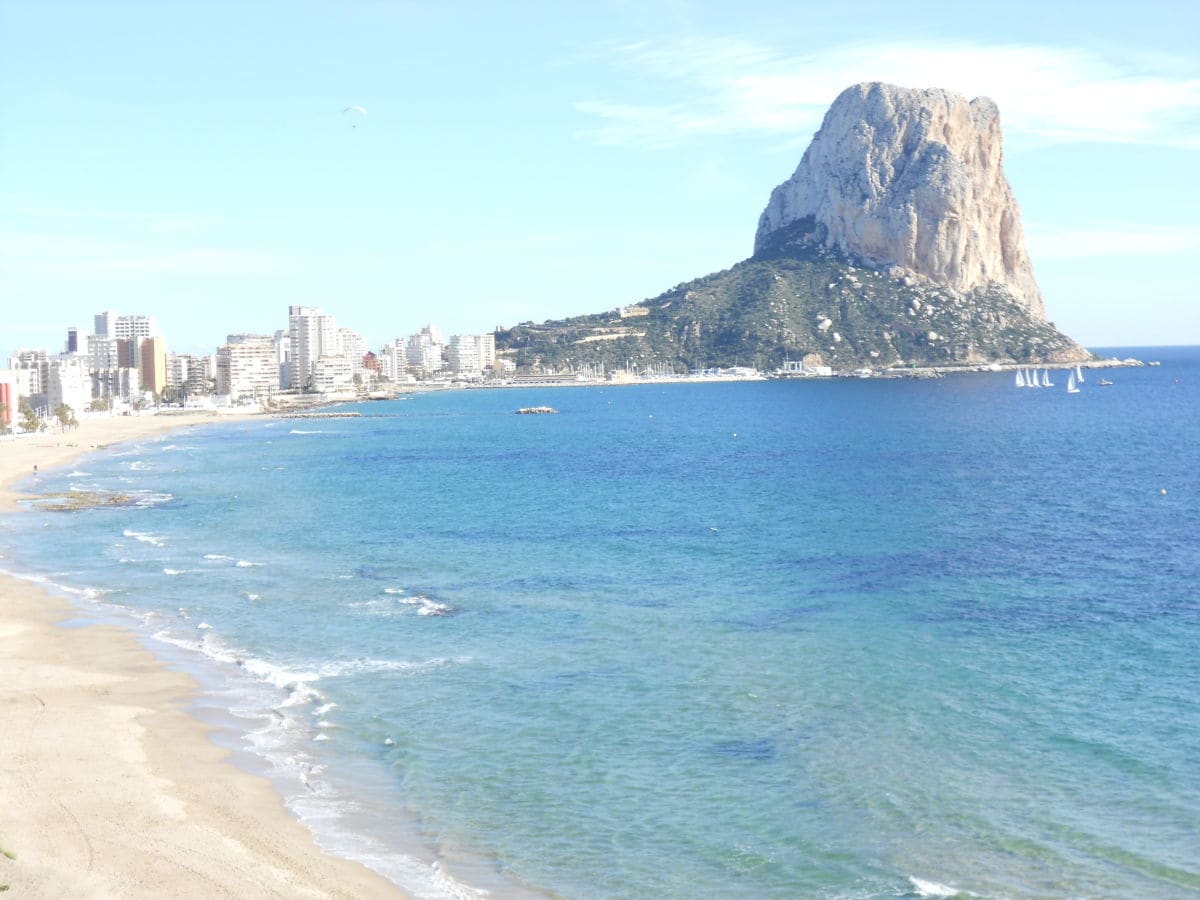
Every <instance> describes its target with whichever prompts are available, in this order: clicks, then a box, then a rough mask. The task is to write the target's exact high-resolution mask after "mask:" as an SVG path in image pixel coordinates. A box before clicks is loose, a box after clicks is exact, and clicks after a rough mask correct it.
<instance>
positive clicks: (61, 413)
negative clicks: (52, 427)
mask: <svg viewBox="0 0 1200 900" xmlns="http://www.w3.org/2000/svg"><path fill="white" fill-rule="evenodd" d="M54 417H55V418H56V419H58V427H59V428H61V429H62V430H63V431H66V430H67V429H68V428H78V427H79V420H78V419H76V418H75V410H73V409H71V407H69V406H67V404H65V403H60V404H59V405H58V407H57V408H56V409H55V410H54Z"/></svg>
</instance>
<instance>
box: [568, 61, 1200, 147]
mask: <svg viewBox="0 0 1200 900" xmlns="http://www.w3.org/2000/svg"><path fill="white" fill-rule="evenodd" d="M610 53H611V57H612V59H613V61H614V63H615V64H616V65H617V66H619V67H621V68H624V69H628V70H630V71H632V72H633V73H635V74H636V75H638V76H639V77H640V78H641V79H642V80H643V82H644V83H645V84H646V86H647V89H648V90H649V89H657V90H665V91H667V92H668V93H669V94H670V95H671V96H672V100H671V101H670V102H668V103H662V102H658V103H642V102H635V101H630V100H629V99H627V98H626V99H624V100H620V101H617V100H612V99H607V98H605V99H598V98H592V99H589V100H585V101H581V102H579V103H577V104H576V108H577V109H579V110H580V111H581V112H583V113H586V114H588V115H590V116H593V117H595V118H596V119H598V120H599V123H598V124H597V125H595V126H594V127H591V128H588V129H586V130H585V131H584V134H585V135H587V136H590V137H592V138H594V139H596V140H599V141H602V142H606V143H621V144H632V145H636V146H643V147H649V148H659V147H668V146H673V145H677V144H679V143H681V142H683V141H685V140H687V139H689V138H693V137H697V136H702V135H720V134H734V133H745V132H760V133H770V134H796V133H798V132H803V133H805V134H811V133H812V132H813V131H815V130H816V129H817V128H818V127H819V126H820V122H821V117H822V115H823V114H824V112H825V110H826V109H828V107H829V105H830V103H831V102H832V101H833V99H834V97H836V96H837V95H838V93H840V92H841V91H842V90H843V89H845V88H846V87H848V86H849V85H851V84H856V83H858V82H862V81H886V82H891V83H893V84H900V85H904V86H907V87H934V86H936V87H944V88H948V89H950V90H954V91H958V92H959V93H962V94H965V95H967V96H968V97H975V96H980V95H984V96H988V97H991V98H992V99H993V100H995V101H996V103H997V104H998V105H999V107H1000V112H1001V116H1002V118H1003V121H1004V129H1005V135H1006V137H1007V138H1008V141H1009V143H1010V145H1014V144H1015V145H1018V146H1020V145H1031V144H1046V143H1061V142H1075V141H1082V142H1101V143H1128V144H1159V145H1172V146H1181V147H1188V148H1195V149H1200V75H1198V74H1197V67H1196V65H1195V64H1194V63H1192V64H1190V65H1189V66H1188V67H1187V69H1188V71H1187V74H1185V75H1180V74H1179V73H1178V68H1179V67H1178V66H1177V65H1173V64H1172V63H1171V62H1169V61H1165V62H1159V63H1158V64H1157V68H1156V67H1155V63H1154V62H1151V61H1147V60H1146V59H1145V58H1135V57H1133V56H1118V55H1116V54H1115V53H1107V54H1101V53H1100V52H1098V51H1093V50H1085V49H1080V48H1072V47H1054V46H1047V45H1033V44H1026V45H1020V44H1008V45H993V46H989V45H983V44H977V43H968V42H961V43H940V44H934V43H913V42H905V43H863V44H852V45H844V46H839V47H832V48H827V49H824V50H821V51H818V52H815V53H812V54H806V55H800V56H785V55H783V54H780V53H777V52H775V51H773V50H771V49H770V48H767V47H763V46H760V45H757V44H753V43H749V42H746V41H741V40H725V39H713V38H691V39H684V40H680V41H676V42H673V43H648V42H642V43H636V44H624V45H619V46H614V47H612V48H611V50H610Z"/></svg>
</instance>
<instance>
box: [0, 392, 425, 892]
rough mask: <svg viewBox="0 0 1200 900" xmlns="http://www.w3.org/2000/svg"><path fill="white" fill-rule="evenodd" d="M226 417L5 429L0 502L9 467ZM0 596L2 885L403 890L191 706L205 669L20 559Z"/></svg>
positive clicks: (12, 473)
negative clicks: (20, 573)
mask: <svg viewBox="0 0 1200 900" xmlns="http://www.w3.org/2000/svg"><path fill="white" fill-rule="evenodd" d="M223 418H224V417H218V416H214V415H207V414H199V415H188V414H184V415H161V416H134V417H115V416H114V417H110V418H103V419H87V420H84V421H83V422H81V424H80V427H79V429H78V430H76V431H71V432H67V433H64V434H50V433H43V434H38V435H29V436H22V437H20V438H16V439H13V438H9V437H5V438H0V512H4V513H11V512H14V511H16V510H18V509H19V508H20V506H19V501H20V500H22V499H24V498H25V497H26V496H27V495H25V494H23V493H21V492H18V491H16V490H14V483H16V482H18V481H21V480H23V479H25V478H27V477H29V476H31V475H33V474H34V466H35V465H36V466H37V468H38V472H39V473H40V472H44V471H49V470H50V469H52V468H59V467H61V466H64V465H68V464H70V463H71V462H73V461H75V460H76V459H78V458H79V457H81V456H84V455H85V454H87V453H90V452H94V451H96V450H99V449H103V448H104V447H106V446H109V445H111V444H115V443H120V442H124V441H130V440H137V439H141V438H146V437H151V436H154V435H158V434H164V433H166V432H171V431H176V430H183V429H186V428H189V427H193V426H196V425H203V424H209V423H212V422H217V421H222V420H223ZM2 549H3V548H2V547H0V551H2ZM0 565H3V563H0ZM0 598H2V604H3V605H2V606H0V635H2V636H3V639H4V646H5V652H4V654H2V655H0V678H2V679H3V683H4V684H5V687H6V690H5V697H4V700H5V702H4V704H3V706H2V707H0V732H2V733H3V734H5V736H6V739H5V741H3V742H0V798H2V799H3V801H4V802H2V803H0V848H2V849H3V850H4V851H7V853H11V854H12V858H9V857H8V856H7V854H5V855H4V856H0V885H7V886H8V887H9V889H11V890H13V891H15V892H16V895H19V896H21V895H23V896H146V897H150V896H156V897H157V896H200V895H205V896H210V895H213V894H230V895H233V896H277V897H301V896H303V897H364V896H372V897H383V896H394V897H403V896H406V895H405V894H404V893H403V892H402V891H401V890H400V888H398V887H397V886H396V885H395V884H393V883H392V882H390V881H388V880H387V879H385V878H384V877H383V876H381V875H378V874H376V873H375V872H373V871H371V870H369V869H368V868H367V867H365V866H363V865H361V864H359V863H356V862H352V861H350V860H347V859H343V858H341V857H337V856H333V855H331V854H329V853H327V852H325V851H323V850H322V849H320V847H319V846H318V845H317V842H316V838H315V837H314V835H313V834H312V832H310V831H309V830H308V829H307V828H306V827H305V826H304V825H303V824H301V823H300V822H299V821H298V820H297V819H296V818H294V817H293V816H292V814H291V813H290V812H289V811H288V810H287V809H286V807H285V805H284V801H283V798H282V796H281V795H280V794H279V793H278V792H277V791H276V789H275V788H274V786H273V785H272V784H271V782H270V781H269V780H268V779H267V778H266V777H265V776H261V775H257V774H253V773H251V772H247V771H245V770H243V769H241V768H239V767H238V766H237V765H236V764H235V763H234V762H233V761H232V760H231V757H232V756H233V754H232V752H231V751H230V750H227V749H225V748H222V747H221V746H219V745H218V744H217V743H216V742H215V741H214V740H213V739H212V733H213V730H214V729H213V726H210V725H206V724H204V723H203V722H201V721H200V719H198V718H196V717H195V716H194V715H193V714H192V713H191V712H189V711H188V708H189V705H190V704H191V703H192V701H194V700H195V698H196V697H197V696H198V692H199V685H198V683H197V682H196V680H195V679H194V678H192V677H191V676H189V675H187V674H184V673H182V672H179V671H177V670H174V669H171V668H169V667H168V665H167V663H166V662H164V661H163V660H162V659H161V658H159V657H158V656H156V655H155V654H154V653H153V652H152V651H151V650H149V649H147V648H146V647H145V646H143V645H142V644H141V643H140V642H139V640H138V638H137V637H136V635H135V634H134V633H133V632H131V631H128V630H126V629H124V628H121V627H118V626H114V625H107V624H103V625H102V624H84V625H78V622H77V620H76V609H75V607H74V606H73V604H72V603H71V602H69V601H68V600H66V599H63V598H60V597H57V596H55V595H53V594H51V593H50V592H49V591H48V590H47V589H46V588H44V587H43V586H41V585H39V584H38V583H36V582H33V581H30V580H27V579H22V578H20V577H17V576H15V575H9V574H0ZM64 620H73V621H72V622H71V624H70V626H67V625H64V624H63V623H64ZM77 625H78V627H76V626H77Z"/></svg>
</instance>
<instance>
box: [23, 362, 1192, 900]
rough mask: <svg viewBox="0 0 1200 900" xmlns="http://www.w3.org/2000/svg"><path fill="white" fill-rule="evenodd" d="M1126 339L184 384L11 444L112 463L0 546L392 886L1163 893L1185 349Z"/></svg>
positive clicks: (61, 479)
mask: <svg viewBox="0 0 1200 900" xmlns="http://www.w3.org/2000/svg"><path fill="white" fill-rule="evenodd" d="M1129 353H1133V354H1135V355H1138V356H1140V357H1142V358H1147V359H1159V360H1161V361H1162V365H1161V367H1157V368H1143V369H1117V370H1112V371H1110V372H1107V373H1101V372H1099V371H1096V370H1092V371H1089V372H1087V379H1088V380H1087V382H1086V383H1085V384H1084V386H1083V389H1082V390H1081V392H1080V393H1079V394H1075V395H1068V394H1067V393H1066V392H1065V390H1064V388H1063V383H1064V382H1065V377H1064V376H1065V373H1064V376H1059V377H1057V379H1056V380H1057V381H1058V382H1059V386H1058V387H1056V388H1054V389H1042V390H1037V391H1032V390H1018V389H1016V388H1014V386H1013V379H1012V376H1011V375H1001V374H996V375H972V376H956V377H950V378H945V379H940V380H936V381H908V380H905V381H860V380H836V381H812V382H770V383H734V384H710V385H686V384H679V385H649V386H628V387H592V388H569V389H525V390H521V391H457V392H449V393H439V394H428V395H421V396H417V397H414V398H413V399H410V400H404V401H396V402H391V403H373V404H367V405H364V406H362V407H360V408H361V410H362V412H363V413H364V418H361V419H336V420H321V421H315V420H264V419H252V420H248V421H244V422H231V423H221V424H217V425H213V426H211V427H205V428H202V429H197V430H193V431H190V432H185V433H182V434H174V435H169V436H167V437H165V438H163V439H158V440H154V441H147V442H144V443H141V444H137V445H126V446H123V447H118V448H113V449H111V450H108V451H104V452H101V453H98V454H95V455H93V456H91V457H88V458H87V459H86V460H84V461H82V462H80V463H79V464H78V466H77V468H76V469H75V470H73V471H72V472H69V473H68V472H61V473H54V474H52V475H48V476H43V478H42V479H41V481H40V483H39V487H40V488H43V489H45V490H47V491H53V490H59V489H65V488H66V487H67V486H69V485H75V486H82V487H87V488H106V489H114V490H122V491H144V492H146V493H145V494H142V495H140V496H142V497H143V498H144V503H143V505H142V508H137V509H94V510H86V511H81V512H75V513H49V512H44V511H31V512H25V513H22V514H20V522H19V523H18V522H17V521H16V519H15V518H14V517H11V516H10V517H8V519H7V520H4V521H3V523H2V525H0V527H2V528H3V533H2V540H3V543H4V545H5V547H6V550H5V556H6V558H5V559H4V560H3V561H2V562H0V564H2V565H4V566H5V567H6V568H8V569H11V570H16V571H22V572H31V573H41V574H43V575H45V576H47V577H50V578H51V579H52V580H53V581H54V582H56V583H58V584H61V585H65V586H67V587H71V588H75V589H76V590H81V589H88V590H89V591H90V593H89V594H88V595H87V596H88V597H92V598H93V599H92V600H87V599H85V600H84V603H85V605H89V604H90V605H92V606H96V607H98V608H99V609H101V610H104V611H105V612H106V614H107V615H109V616H114V615H115V616H118V617H121V618H122V619H123V620H126V621H132V622H133V623H134V626H135V627H136V628H137V629H138V630H139V631H140V632H141V633H143V634H146V635H155V636H156V637H152V638H150V643H151V645H152V646H155V647H157V648H158V649H159V650H160V652H163V653H164V654H166V655H167V656H168V657H170V658H172V659H174V660H176V661H181V662H185V663H187V664H188V665H189V666H191V667H192V668H193V669H194V670H195V671H197V673H198V674H200V675H201V678H202V680H203V681H204V683H205V684H206V685H207V686H208V688H209V694H208V695H207V697H206V698H205V699H204V700H203V701H201V704H200V705H201V706H202V707H203V711H204V714H206V715H209V716H217V717H222V716H223V717H224V721H227V723H228V724H230V725H232V726H236V728H237V729H239V731H240V732H246V733H247V735H246V737H245V738H242V737H239V738H237V740H238V742H243V741H244V742H245V744H246V746H249V747H252V748H254V750H255V752H256V753H258V754H260V755H262V756H263V757H264V758H266V759H267V760H269V765H270V769H271V772H272V774H273V776H274V777H275V779H276V781H277V783H278V784H279V785H280V788H281V790H282V791H283V792H284V794H285V796H287V797H288V799H289V805H290V806H291V807H292V808H293V809H294V810H295V811H296V813H297V814H298V815H300V816H301V817H302V818H303V819H305V820H306V821H308V822H309V823H310V824H311V825H312V827H313V828H314V829H315V830H316V831H317V833H318V835H319V836H320V837H321V839H322V841H323V843H325V844H326V845H327V846H330V847H332V848H334V849H335V850H337V851H339V852H342V853H346V854H348V855H352V856H355V857H357V858H361V859H366V860H367V861H369V862H371V863H372V864H373V865H375V866H377V867H378V868H380V869H381V870H382V871H384V872H385V874H388V875H389V876H390V877H392V878H394V879H396V880H398V881H400V882H402V883H403V884H405V885H406V886H407V887H408V888H409V889H410V890H415V891H417V892H418V893H420V894H423V895H427V896H444V895H446V894H447V893H448V892H452V891H454V890H459V889H465V888H464V886H467V885H470V886H475V887H482V888H486V889H488V890H491V891H493V892H494V893H495V894H496V895H501V896H504V895H510V894H514V895H515V894H523V893H533V894H552V895H553V894H558V895H562V896H567V897H581V898H590V897H656V898H660V897H661V898H672V897H679V898H683V897H698V896H712V897H715V896H722V897H752V898H770V897H779V898H785V897H799V896H805V897H809V896H811V897H890V896H916V895H918V894H921V893H922V892H923V893H925V894H926V895H928V894H938V893H939V892H940V893H944V894H947V893H952V892H953V891H954V890H958V891H963V892H971V893H974V894H977V895H980V896H985V897H1001V896H1009V897H1011V896H1042V897H1076V896H1092V897H1131V896H1139V897H1184V896H1195V895H1196V894H1197V893H1200V777H1198V776H1200V677H1198V676H1200V663H1198V662H1197V660H1198V659H1200V655H1198V654H1200V590H1198V588H1197V585H1198V584H1200V348H1157V349H1153V350H1133V351H1122V353H1121V355H1123V356H1124V355H1128V354H1129ZM1102 374H1104V375H1106V377H1108V378H1110V379H1111V380H1112V381H1114V382H1115V383H1114V384H1113V385H1112V386H1111V387H1100V386H1098V384H1097V382H1098V380H1099V378H1100V377H1101V375H1102ZM543 403H545V404H549V405H553V406H555V407H557V408H558V409H560V410H561V413H560V414H559V415H557V416H516V415H513V410H514V409H515V408H516V407H518V406H528V405H538V404H543ZM1164 491H1165V493H1164ZM31 525H32V526H33V527H31ZM97 591H103V592H106V593H103V594H100V595H99V598H98V599H96V596H95V595H96V592H97ZM230 713H232V716H231V715H230ZM435 860H436V861H437V862H438V863H439V865H440V867H441V868H440V870H436V871H435V870H434V869H433V868H432V867H431V864H432V863H433V862H434V861H435ZM914 879H915V880H914Z"/></svg>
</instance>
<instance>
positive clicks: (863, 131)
mask: <svg viewBox="0 0 1200 900" xmlns="http://www.w3.org/2000/svg"><path fill="white" fill-rule="evenodd" d="M798 229H799V230H800V231H804V232H806V235H805V237H806V238H807V241H811V242H814V243H819V244H823V245H824V246H825V247H826V248H828V249H830V250H834V251H837V252H840V253H843V254H846V255H847V256H849V257H852V258H858V259H861V260H863V261H864V262H866V263H868V264H871V265H875V266H880V265H884V266H892V267H898V268H899V269H900V270H903V271H902V272H897V273H896V274H897V275H915V276H918V277H923V278H924V279H928V280H929V281H931V282H933V284H934V285H936V286H938V287H941V288H944V289H947V290H949V291H951V292H954V293H956V294H959V295H968V294H971V293H973V292H978V291H989V292H994V291H995V290H996V289H1003V290H1005V291H1006V292H1007V293H1008V294H1010V295H1011V296H1012V298H1013V299H1014V300H1015V301H1016V302H1017V304H1018V305H1019V306H1021V307H1022V308H1024V309H1025V310H1026V311H1027V312H1028V313H1029V315H1030V316H1031V317H1032V318H1033V319H1035V320H1038V321H1044V320H1045V307H1044V304H1043V302H1042V295H1041V292H1040V291H1039V290H1038V286H1037V282H1036V281H1035V280H1034V277H1033V267H1032V265H1031V264H1030V261H1029V256H1028V254H1027V253H1026V250H1025V239H1024V235H1023V233H1022V231H1021V216H1020V212H1019V210H1018V208H1017V204H1016V201H1015V200H1014V199H1013V195H1012V190H1011V189H1010V188H1009V185H1008V181H1007V180H1006V179H1005V177H1004V171H1003V167H1002V153H1001V138H1000V118H999V113H998V111H997V109H996V105H995V104H994V103H993V102H992V101H991V100H988V99H987V98H985V97H978V98H976V99H974V100H971V101H969V102H968V101H967V100H966V98H964V97H962V96H960V95H958V94H954V93H952V92H950V91H946V90H941V89H938V88H931V89H928V90H912V89H908V88H901V87H895V86H893V85H887V84H879V83H868V84H858V85H854V86H853V87H850V88H847V89H846V90H845V91H843V92H842V93H841V95H840V96H839V97H838V98H837V100H836V101H834V104H833V106H832V107H830V109H829V112H828V113H826V115H825V120H824V122H823V123H822V125H821V130H820V131H818V132H817V134H816V136H815V137H814V138H813V141H812V144H811V145H810V146H809V148H808V150H807V151H806V152H805V154H804V157H803V158H802V159H801V160H800V165H799V167H798V168H797V169H796V172H795V174H793V175H792V177H791V178H789V179H788V180H787V181H785V182H784V183H783V184H781V185H779V186H778V187H777V188H775V190H774V191H773V192H772V193H771V199H770V202H769V203H768V204H767V208H766V209H765V210H764V211H763V214H762V216H761V217H760V219H759V223H758V233H757V235H756V236H755V253H756V255H757V254H759V253H760V252H762V251H764V250H766V249H768V248H771V247H772V245H773V243H774V242H776V241H777V239H778V238H779V237H781V236H784V235H787V236H788V237H789V239H792V238H794V237H795V236H796V232H797V230H798ZM807 241H806V242H807Z"/></svg>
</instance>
